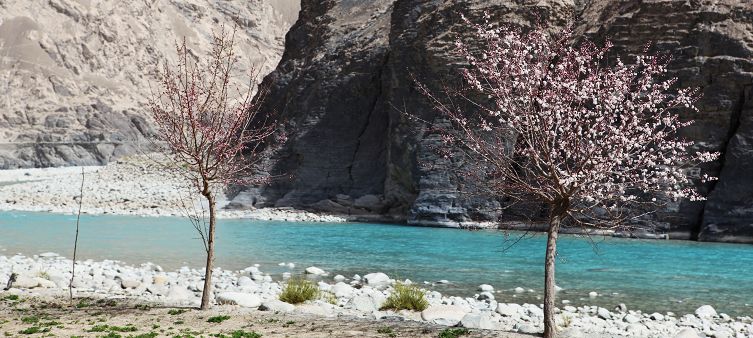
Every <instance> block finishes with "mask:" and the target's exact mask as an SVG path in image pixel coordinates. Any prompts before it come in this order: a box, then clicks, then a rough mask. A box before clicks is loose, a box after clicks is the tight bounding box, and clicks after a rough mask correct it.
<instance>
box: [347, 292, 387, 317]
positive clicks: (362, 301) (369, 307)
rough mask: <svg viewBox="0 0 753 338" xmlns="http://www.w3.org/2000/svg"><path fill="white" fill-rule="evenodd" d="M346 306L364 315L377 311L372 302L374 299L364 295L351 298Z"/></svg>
mask: <svg viewBox="0 0 753 338" xmlns="http://www.w3.org/2000/svg"><path fill="white" fill-rule="evenodd" d="M346 306H347V307H349V308H352V309H356V310H358V311H360V312H365V313H371V312H373V311H376V310H379V308H378V307H377V305H376V304H375V302H374V299H373V298H372V297H370V296H366V295H358V296H355V297H353V298H351V299H350V301H348V303H347V304H346Z"/></svg>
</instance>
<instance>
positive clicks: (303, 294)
mask: <svg viewBox="0 0 753 338" xmlns="http://www.w3.org/2000/svg"><path fill="white" fill-rule="evenodd" d="M317 298H319V287H317V285H316V284H314V283H313V282H312V281H310V280H306V279H303V278H291V279H290V280H288V282H287V284H285V287H284V288H283V289H282V293H281V294H280V300H281V301H283V302H286V303H290V304H300V303H303V302H305V301H307V300H314V299H317Z"/></svg>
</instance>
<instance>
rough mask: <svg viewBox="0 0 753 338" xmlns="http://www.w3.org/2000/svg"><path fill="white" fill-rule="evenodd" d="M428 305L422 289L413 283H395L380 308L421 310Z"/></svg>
mask: <svg viewBox="0 0 753 338" xmlns="http://www.w3.org/2000/svg"><path fill="white" fill-rule="evenodd" d="M427 307H429V301H427V300H426V297H424V291H423V290H421V289H419V288H418V286H415V285H413V284H410V285H409V284H403V283H397V284H395V286H394V287H393V290H392V293H391V294H390V296H389V297H387V301H385V302H384V305H382V308H381V309H382V310H387V309H389V310H395V311H397V310H413V311H423V310H426V308H427Z"/></svg>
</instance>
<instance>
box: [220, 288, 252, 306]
mask: <svg viewBox="0 0 753 338" xmlns="http://www.w3.org/2000/svg"><path fill="white" fill-rule="evenodd" d="M217 303H218V304H230V305H240V306H242V307H250V308H255V307H259V306H260V305H261V298H259V296H257V295H255V294H250V293H243V292H221V293H219V294H218V295H217Z"/></svg>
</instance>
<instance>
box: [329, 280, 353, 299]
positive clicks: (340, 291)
mask: <svg viewBox="0 0 753 338" xmlns="http://www.w3.org/2000/svg"><path fill="white" fill-rule="evenodd" d="M355 290H356V289H354V288H353V287H352V286H350V285H348V284H345V283H343V282H338V283H337V284H335V285H333V286H332V290H330V291H331V292H332V293H334V294H335V297H337V298H350V297H352V296H353V293H354V292H355Z"/></svg>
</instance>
